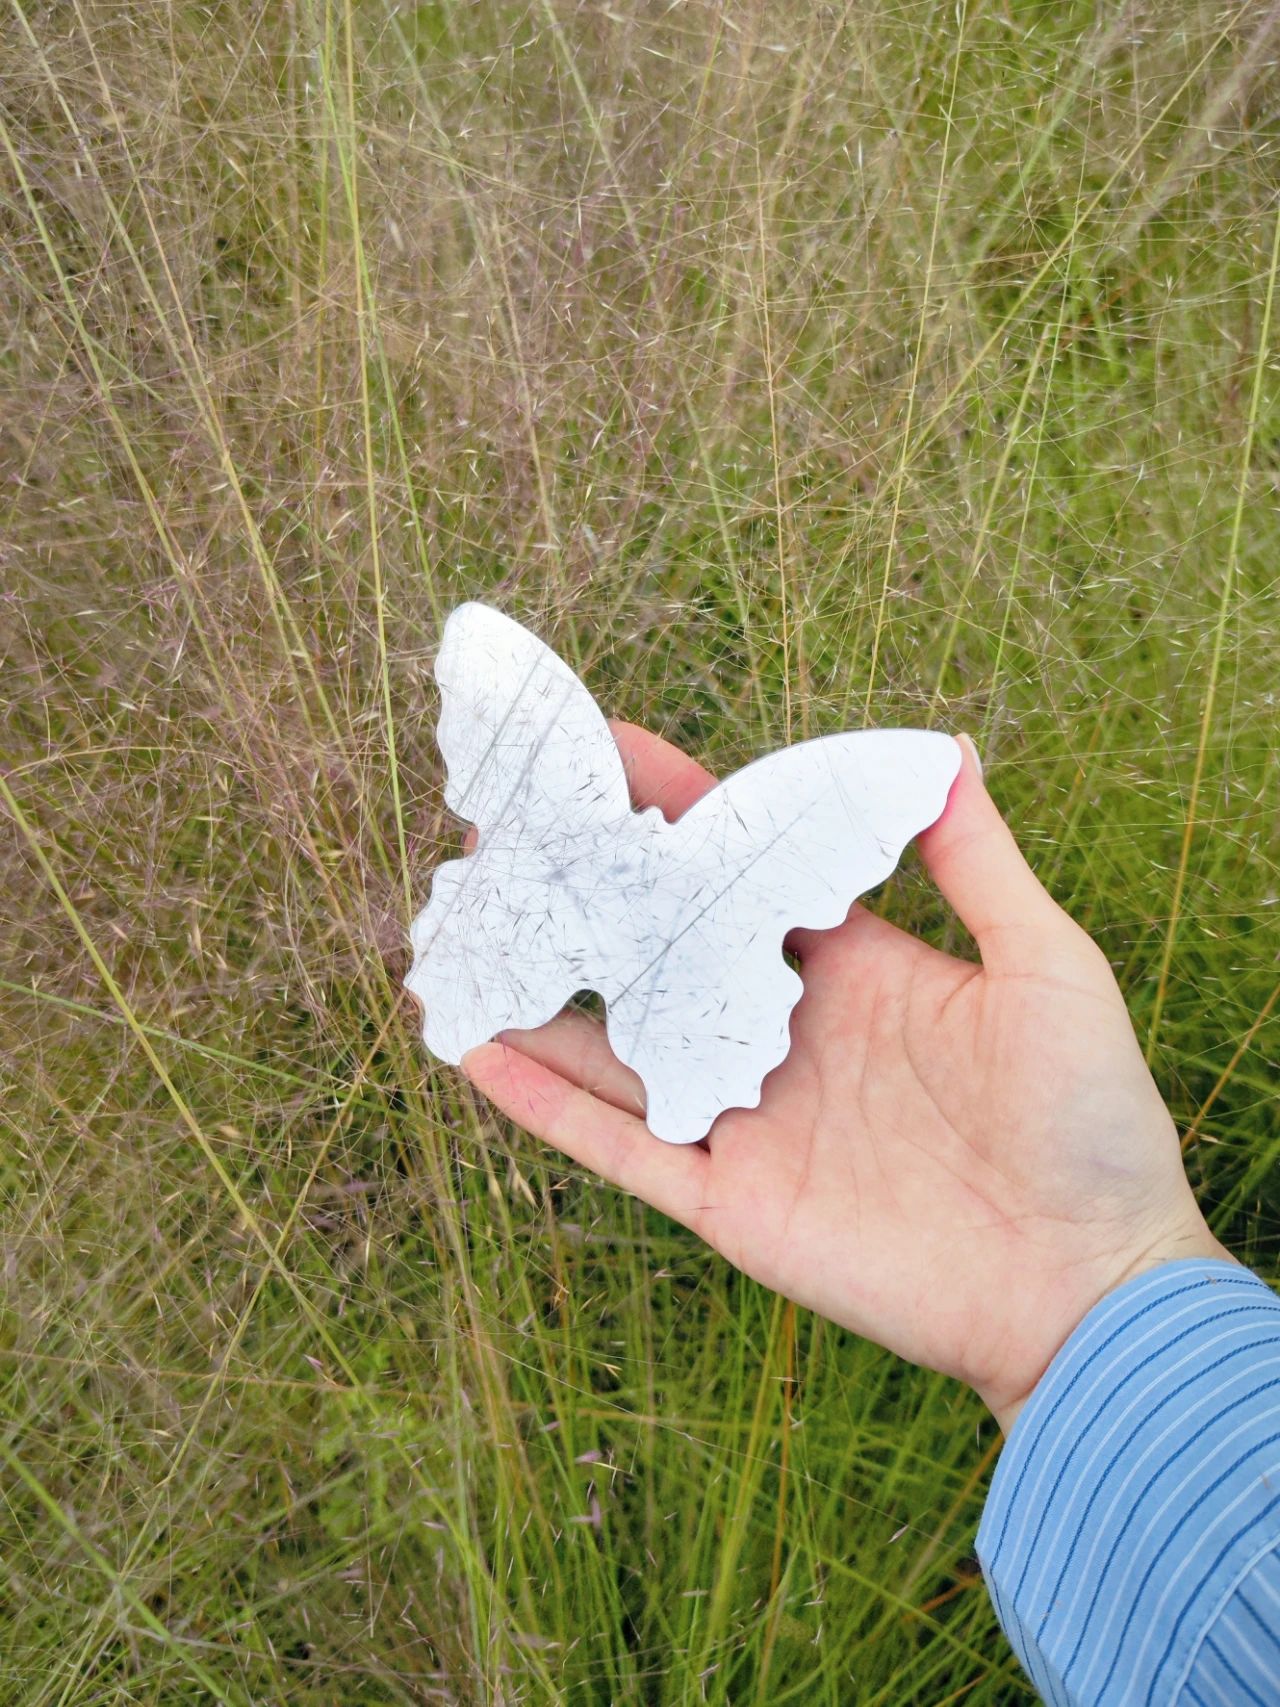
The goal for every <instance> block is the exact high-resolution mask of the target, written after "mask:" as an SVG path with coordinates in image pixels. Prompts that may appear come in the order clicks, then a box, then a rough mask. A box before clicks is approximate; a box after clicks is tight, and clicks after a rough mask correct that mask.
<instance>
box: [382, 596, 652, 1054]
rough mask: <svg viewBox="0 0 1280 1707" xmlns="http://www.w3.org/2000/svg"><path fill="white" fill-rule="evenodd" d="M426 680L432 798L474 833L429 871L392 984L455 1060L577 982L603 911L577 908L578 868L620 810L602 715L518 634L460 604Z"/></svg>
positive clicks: (581, 883) (585, 868)
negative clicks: (437, 701)
mask: <svg viewBox="0 0 1280 1707" xmlns="http://www.w3.org/2000/svg"><path fill="white" fill-rule="evenodd" d="M436 679H437V681H438V682H439V684H440V694H441V715H440V721H439V725H438V727H437V732H436V738H437V741H438V743H439V746H440V750H441V752H442V753H443V755H444V759H445V763H446V766H447V768H448V781H447V785H446V788H445V801H446V803H447V805H448V806H449V807H450V809H451V810H452V811H454V812H456V813H457V815H458V816H459V817H460V818H464V819H466V820H468V821H469V822H470V823H472V824H475V825H476V826H477V828H478V830H479V840H478V843H477V846H476V848H475V850H474V851H473V852H472V853H470V854H468V855H467V856H466V857H465V858H463V859H460V860H449V861H447V862H446V863H445V864H443V865H441V866H440V867H438V868H437V870H436V873H435V877H434V879H433V882H432V886H431V895H430V898H429V900H428V902H427V905H426V907H425V908H424V909H423V911H422V912H421V913H419V915H418V917H417V918H416V919H415V920H414V922H413V928H412V942H413V951H414V958H413V966H412V968H411V970H410V972H409V975H408V977H407V978H406V980H405V982H406V984H407V985H408V987H409V989H410V990H411V991H412V992H413V993H414V995H416V996H417V997H418V999H419V1000H420V1001H421V1003H422V1006H423V1012H424V1023H423V1038H424V1040H425V1042H426V1044H427V1047H428V1048H429V1049H430V1050H431V1052H432V1053H433V1054H434V1055H436V1056H438V1057H439V1058H440V1059H441V1060H444V1061H450V1062H454V1063H456V1062H458V1061H459V1060H461V1058H462V1056H463V1055H464V1054H465V1053H466V1051H467V1050H468V1049H469V1048H471V1047H472V1046H473V1045H474V1044H477V1043H483V1042H485V1041H486V1039H488V1038H490V1037H492V1036H493V1035H494V1034H495V1033H496V1032H498V1031H501V1030H502V1029H503V1028H504V1027H506V1026H533V1025H540V1024H541V1023H542V1022H543V1021H544V1020H547V1019H550V1018H551V1016H552V1015H553V1014H555V1013H556V1012H558V1010H559V1009H560V1008H562V1007H563V1006H564V1004H565V1002H566V1001H567V1000H568V999H569V997H570V996H571V995H572V994H573V992H574V991H575V990H577V989H580V988H582V987H583V985H584V984H585V983H586V982H588V981H589V975H590V966H591V962H592V960H593V958H594V954H595V951H594V948H593V945H594V944H595V943H596V941H597V939H598V936H599V934H600V933H601V932H604V933H606V935H607V920H608V911H609V909H608V905H607V904H606V905H599V904H598V903H599V897H598V896H597V897H595V900H596V902H597V904H596V905H594V906H593V905H589V904H588V900H589V895H590V884H589V882H588V881H586V879H587V878H588V877H589V874H590V871H591V870H592V869H593V868H594V864H595V862H597V861H598V860H599V859H600V858H602V857H606V864H607V853H608V848H609V845H610V841H611V839H614V838H623V839H625V835H626V826H627V825H628V823H629V822H630V821H632V816H633V815H632V812H631V802H630V796H629V793H628V789H627V780H626V773H625V772H624V770H623V768H622V760H621V758H620V756H619V753H618V749H617V746H616V744H615V742H614V739H613V736H612V735H611V734H610V732H609V726H608V724H607V723H606V722H605V720H604V718H603V716H602V715H601V713H600V711H599V709H598V707H597V706H596V703H595V701H594V700H593V699H592V697H591V695H590V694H589V693H588V691H587V689H586V688H585V687H584V686H583V685H582V683H581V682H580V681H579V680H578V678H577V676H575V675H574V673H573V671H572V670H571V669H570V668H569V667H568V665H567V664H565V663H563V662H562V661H561V660H560V659H559V658H558V657H557V656H556V654H555V653H554V652H553V651H552V650H551V649H550V647H548V646H545V645H543V643H542V642H541V641H540V640H539V639H538V638H537V637H536V636H535V635H533V634H531V633H530V632H529V631H528V629H526V628H523V627H521V625H520V624H519V623H517V622H513V621H512V620H511V619H510V618H509V617H505V616H503V615H502V614H501V613H500V612H498V611H496V610H493V609H491V608H490V607H489V606H487V605H482V604H477V603H469V604H464V605H460V606H459V607H458V608H457V609H456V610H455V611H453V612H452V613H451V615H450V616H449V619H448V621H447V622H446V623H445V628H444V636H443V639H442V642H441V646H440V652H439V656H438V657H437V660H436ZM602 849H603V850H604V851H603V854H602V852H601V850H602Z"/></svg>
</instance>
